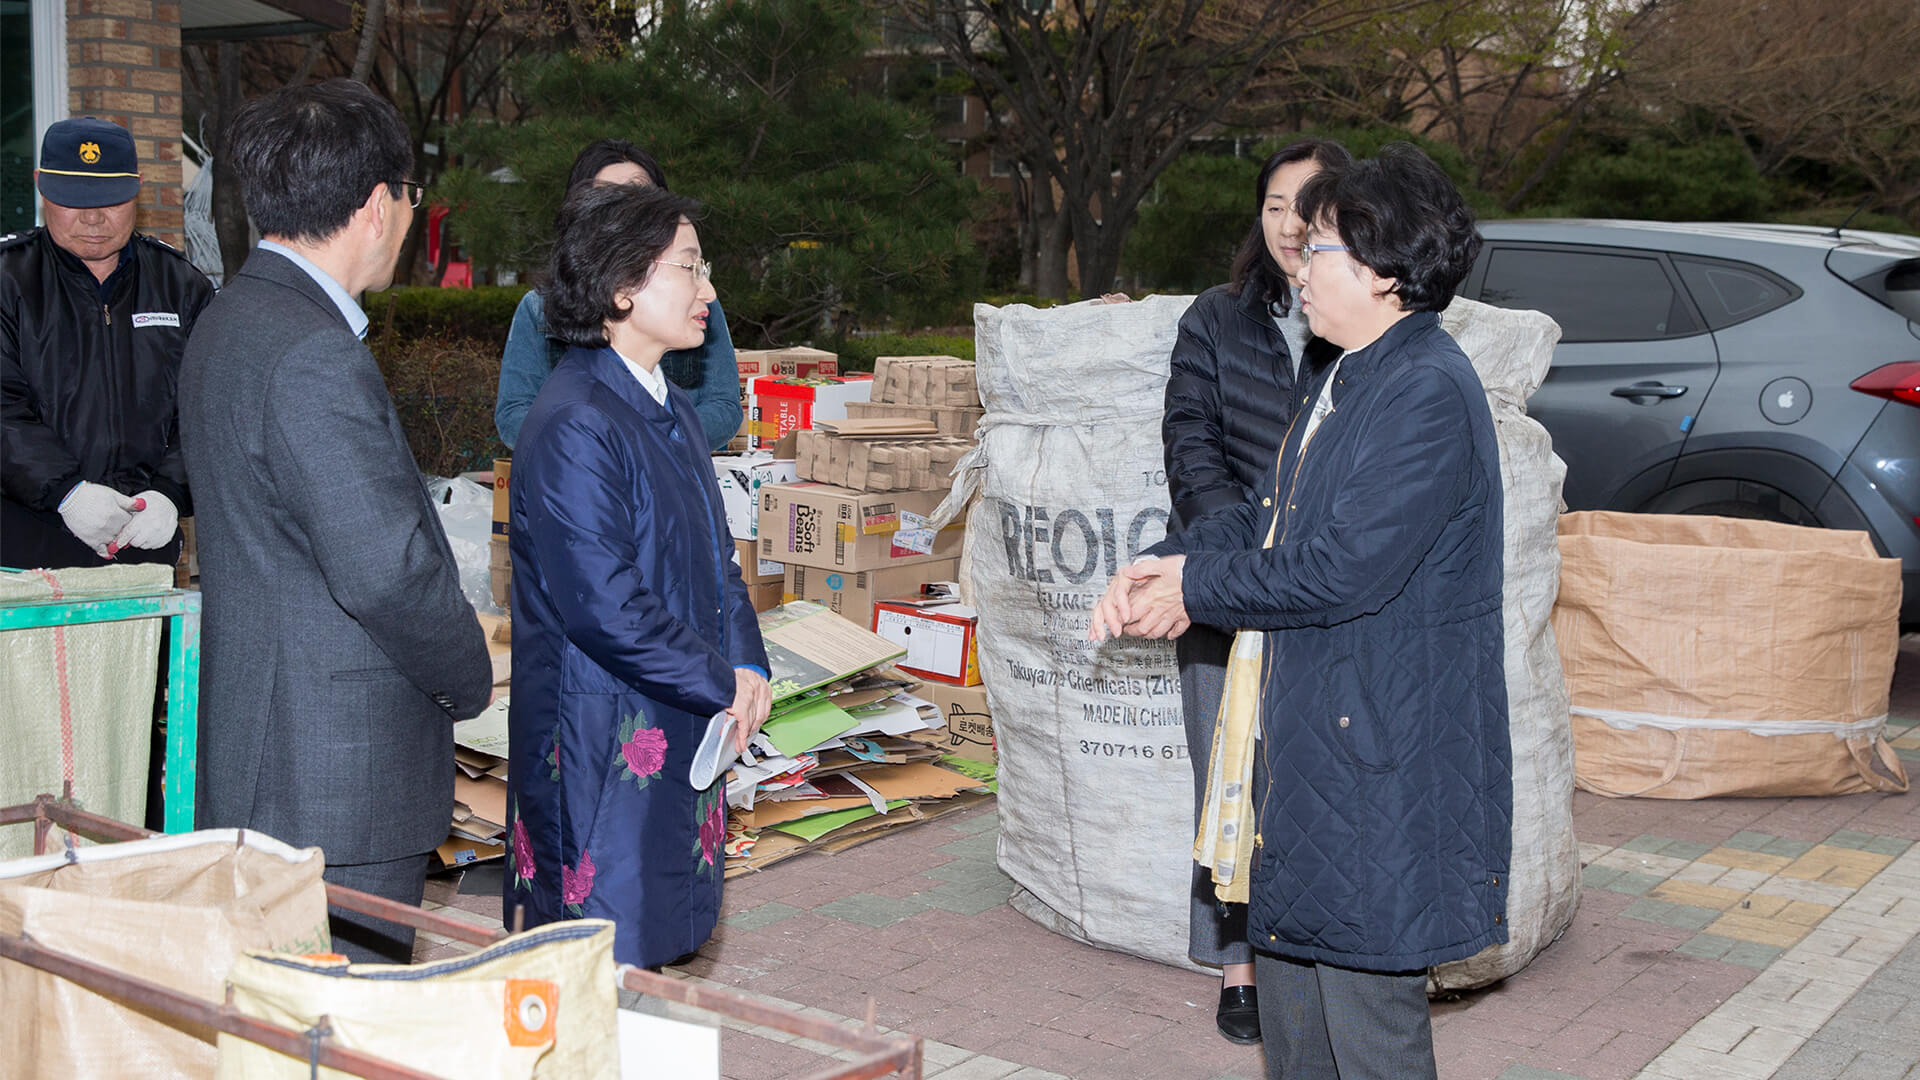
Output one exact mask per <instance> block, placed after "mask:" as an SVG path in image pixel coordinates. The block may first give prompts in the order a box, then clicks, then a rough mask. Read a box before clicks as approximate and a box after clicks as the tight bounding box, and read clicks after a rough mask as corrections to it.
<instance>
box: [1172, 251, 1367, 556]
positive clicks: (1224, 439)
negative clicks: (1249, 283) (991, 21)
mask: <svg viewBox="0 0 1920 1080" xmlns="http://www.w3.org/2000/svg"><path fill="white" fill-rule="evenodd" d="M1255 291H1256V290H1253V289H1248V290H1246V291H1245V292H1244V293H1242V294H1241V295H1239V296H1233V295H1232V294H1230V293H1228V292H1227V286H1225V285H1216V286H1214V287H1213V288H1211V289H1208V290H1207V291H1206V292H1204V293H1201V294H1200V297H1199V299H1197V300H1195V301H1194V302H1193V306H1191V307H1189V308H1188V309H1187V313H1186V314H1185V315H1183V316H1181V318H1180V336H1179V337H1178V338H1177V339H1176V340H1175V341H1174V344H1173V359H1172V362H1171V365H1170V370H1169V372H1168V376H1167V411H1166V419H1165V420H1163V421H1162V423H1161V438H1162V441H1163V442H1164V443H1165V445H1166V453H1167V489H1168V490H1167V494H1168V495H1169V497H1170V498H1171V499H1172V501H1173V521H1174V528H1175V529H1176V530H1177V529H1178V528H1179V527H1180V526H1181V525H1182V524H1183V523H1185V522H1189V521H1198V520H1199V519H1200V518H1202V517H1205V516H1206V515H1207V514H1208V513H1210V512H1212V511H1214V510H1218V509H1220V508H1221V507H1224V506H1232V505H1234V504H1235V503H1239V502H1244V501H1245V500H1246V498H1247V496H1248V495H1249V494H1250V493H1252V491H1253V487H1254V485H1255V484H1256V483H1258V482H1259V480H1260V477H1262V476H1263V475H1265V474H1266V472H1267V470H1268V469H1271V468H1272V467H1273V459H1274V455H1275V454H1277V453H1279V451H1280V437H1281V435H1283V434H1285V432H1286V430H1287V421H1288V420H1290V419H1292V418H1293V412H1294V408H1295V407H1296V406H1297V404H1298V402H1297V401H1296V398H1298V396H1299V395H1298V394H1296V393H1295V392H1294V376H1293V363H1292V360H1291V358H1290V357H1289V355H1288V352H1287V341H1286V338H1284V337H1282V336H1281V334H1280V328H1279V327H1277V326H1275V325H1274V324H1273V319H1272V317H1271V316H1269V315H1268V314H1267V308H1266V304H1265V303H1264V302H1262V301H1261V300H1259V299H1257V298H1256V297H1255V295H1254V293H1255ZM1319 345H1324V343H1322V342H1315V343H1314V345H1310V346H1309V347H1308V349H1307V352H1308V355H1309V361H1308V364H1307V368H1308V370H1309V371H1311V370H1313V367H1312V364H1313V358H1315V357H1317V356H1318V355H1319V351H1318V349H1316V348H1315V346H1319ZM1332 352H1333V353H1336V354H1337V353H1338V352H1339V350H1337V349H1334V350H1332Z"/></svg>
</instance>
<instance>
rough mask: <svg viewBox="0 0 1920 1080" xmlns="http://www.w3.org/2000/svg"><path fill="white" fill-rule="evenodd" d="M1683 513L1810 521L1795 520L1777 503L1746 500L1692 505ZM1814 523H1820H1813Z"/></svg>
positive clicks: (1793, 521)
mask: <svg viewBox="0 0 1920 1080" xmlns="http://www.w3.org/2000/svg"><path fill="white" fill-rule="evenodd" d="M1680 512H1681V513H1683V514H1697V515H1699V516H1701V517H1730V518H1745V519H1747V520H1749V521H1778V522H1780V523H1781V524H1783V525H1805V524H1809V523H1808V522H1803V521H1795V520H1793V518H1792V516H1790V515H1789V514H1787V513H1786V512H1785V511H1784V510H1783V509H1782V508H1781V507H1779V506H1778V505H1777V504H1776V505H1775V506H1758V505H1756V504H1754V503H1744V502H1714V503H1707V504H1706V505H1705V506H1692V507H1688V508H1687V509H1685V510H1682V511H1680ZM1813 524H1816V525H1817V524H1818V523H1817V522H1816V523H1813Z"/></svg>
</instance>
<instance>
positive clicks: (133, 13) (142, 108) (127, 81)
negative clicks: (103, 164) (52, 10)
mask: <svg viewBox="0 0 1920 1080" xmlns="http://www.w3.org/2000/svg"><path fill="white" fill-rule="evenodd" d="M180 70H181V58H180V5H179V4H178V3H162V2H156V0H67V105H68V108H69V110H70V111H71V112H72V114H73V115H74V116H97V117H99V118H101V119H103V120H111V121H113V122H114V123H116V124H119V125H121V126H123V127H125V128H126V129H127V130H128V131H131V132H133V145H134V149H135V150H136V151H137V152H138V153H139V155H140V178H141V179H140V195H139V198H138V200H137V205H138V208H139V217H138V218H137V224H136V227H137V228H138V229H139V230H140V231H141V232H144V233H148V234H151V235H153V236H156V237H158V238H160V239H161V240H164V241H166V242H167V243H169V244H172V245H173V246H174V247H177V248H182V249H184V248H185V247H186V236H185V234H184V232H183V231H182V229H183V226H182V224H181V205H182V199H183V197H184V194H185V192H184V190H183V188H182V186H181V176H180Z"/></svg>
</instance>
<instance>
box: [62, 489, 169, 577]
mask: <svg viewBox="0 0 1920 1080" xmlns="http://www.w3.org/2000/svg"><path fill="white" fill-rule="evenodd" d="M60 519H61V520H62V521H64V522H66V525H67V531H68V532H70V533H72V534H73V535H75V536H77V537H79V538H80V542H81V543H83V544H85V545H87V546H88V547H90V548H92V549H93V552H94V554H96V555H98V556H100V557H101V558H103V559H111V558H113V557H114V556H115V555H118V554H119V553H120V551H121V549H122V548H130V547H137V548H157V547H164V546H166V544H167V543H169V542H170V541H172V540H173V534H174V531H175V530H176V529H178V528H179V526H180V512H179V510H178V509H177V508H176V507H175V506H174V505H173V500H172V499H169V498H167V497H166V496H165V495H162V494H160V493H159V492H157V491H143V492H141V493H140V494H138V495H122V494H120V493H119V492H117V491H115V490H113V489H112V488H110V487H108V486H106V485H105V484H95V483H92V482H91V481H87V480H82V481H80V482H79V483H78V484H75V485H74V486H73V490H72V491H70V492H68V493H67V497H66V498H65V499H62V500H61V501H60Z"/></svg>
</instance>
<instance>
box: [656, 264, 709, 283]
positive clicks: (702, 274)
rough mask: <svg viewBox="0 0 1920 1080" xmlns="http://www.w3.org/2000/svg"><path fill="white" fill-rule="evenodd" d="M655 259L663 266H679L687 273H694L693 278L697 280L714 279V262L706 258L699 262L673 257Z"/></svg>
mask: <svg viewBox="0 0 1920 1080" xmlns="http://www.w3.org/2000/svg"><path fill="white" fill-rule="evenodd" d="M653 261H654V262H657V263H659V264H660V265H661V266H677V267H679V268H680V269H682V270H685V271H686V272H687V273H689V274H692V275H693V280H695V281H710V280H712V279H713V264H712V263H710V262H708V261H707V260H705V259H701V260H700V261H699V262H697V263H683V262H674V261H673V260H672V259H655V260H653Z"/></svg>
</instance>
